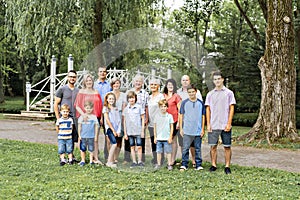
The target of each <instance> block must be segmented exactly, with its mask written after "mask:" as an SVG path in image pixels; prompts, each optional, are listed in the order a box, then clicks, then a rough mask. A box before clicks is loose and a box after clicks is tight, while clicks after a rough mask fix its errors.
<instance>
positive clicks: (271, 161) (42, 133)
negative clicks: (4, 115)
mask: <svg viewBox="0 0 300 200" xmlns="http://www.w3.org/2000/svg"><path fill="white" fill-rule="evenodd" d="M103 137H104V136H103V134H101V136H100V149H103V144H104V142H103V141H104V140H103ZM0 138H4V139H9V140H21V141H26V142H34V143H46V144H56V142H57V138H56V132H55V125H54V122H35V121H23V120H1V121H0ZM147 145H148V146H147V147H146V149H147V150H149V149H150V144H149V140H148V144H147ZM232 151H233V154H232V164H237V165H240V166H255V167H263V168H274V169H280V170H285V171H289V172H297V173H300V150H297V151H290V150H270V149H258V148H252V147H242V146H233V147H232ZM146 153H147V154H149V155H150V151H148V152H146ZM121 157H122V156H121ZM202 157H203V160H204V161H210V157H209V146H208V145H207V143H205V144H203V146H202ZM218 162H219V163H224V153H223V148H222V147H221V146H220V147H219V148H218Z"/></svg>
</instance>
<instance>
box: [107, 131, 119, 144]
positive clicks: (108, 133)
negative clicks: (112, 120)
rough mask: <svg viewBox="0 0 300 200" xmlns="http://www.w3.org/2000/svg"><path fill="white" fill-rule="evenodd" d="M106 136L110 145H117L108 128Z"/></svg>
mask: <svg viewBox="0 0 300 200" xmlns="http://www.w3.org/2000/svg"><path fill="white" fill-rule="evenodd" d="M106 135H107V136H108V138H109V141H110V144H117V139H116V137H115V135H114V133H113V132H112V130H111V129H110V128H108V129H107V131H106Z"/></svg>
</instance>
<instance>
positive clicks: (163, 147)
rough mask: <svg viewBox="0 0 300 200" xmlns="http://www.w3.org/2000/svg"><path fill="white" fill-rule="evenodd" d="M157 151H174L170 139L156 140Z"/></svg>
mask: <svg viewBox="0 0 300 200" xmlns="http://www.w3.org/2000/svg"><path fill="white" fill-rule="evenodd" d="M156 152H157V153H164V152H165V153H172V144H169V143H168V141H157V142H156Z"/></svg>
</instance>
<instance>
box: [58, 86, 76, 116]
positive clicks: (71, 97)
mask: <svg viewBox="0 0 300 200" xmlns="http://www.w3.org/2000/svg"><path fill="white" fill-rule="evenodd" d="M78 91H79V89H78V88H76V87H75V88H74V89H73V90H72V89H70V88H69V86H68V85H64V86H62V87H60V88H59V89H58V90H57V91H56V93H55V96H56V97H58V98H61V102H60V105H63V104H67V105H68V106H69V107H70V116H71V117H75V113H76V111H75V107H74V102H75V99H76V96H77V94H78Z"/></svg>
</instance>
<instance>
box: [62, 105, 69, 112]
mask: <svg viewBox="0 0 300 200" xmlns="http://www.w3.org/2000/svg"><path fill="white" fill-rule="evenodd" d="M60 110H61V111H62V110H68V111H70V106H69V105H68V104H63V105H62V106H60Z"/></svg>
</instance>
